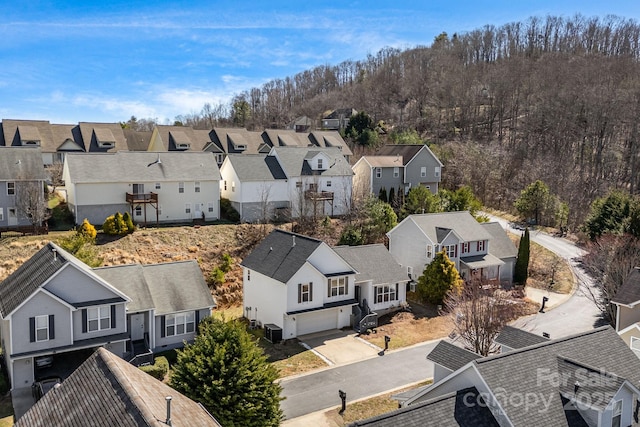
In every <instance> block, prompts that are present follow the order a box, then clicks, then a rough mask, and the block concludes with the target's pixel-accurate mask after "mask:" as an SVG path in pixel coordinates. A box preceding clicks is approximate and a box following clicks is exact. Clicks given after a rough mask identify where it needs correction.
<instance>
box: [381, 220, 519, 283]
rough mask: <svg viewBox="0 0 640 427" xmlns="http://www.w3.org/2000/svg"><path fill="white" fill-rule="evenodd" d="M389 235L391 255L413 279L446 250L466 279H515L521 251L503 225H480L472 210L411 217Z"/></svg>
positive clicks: (506, 280)
mask: <svg viewBox="0 0 640 427" xmlns="http://www.w3.org/2000/svg"><path fill="white" fill-rule="evenodd" d="M387 236H388V237H389V252H391V254H392V255H393V256H394V257H395V258H396V259H397V260H398V262H399V263H400V264H402V265H403V266H404V267H405V268H406V269H407V273H408V274H410V275H411V278H412V279H413V280H416V279H417V278H418V277H419V276H420V275H422V272H423V271H424V268H425V266H426V265H427V264H429V263H430V262H431V261H433V258H434V257H435V255H436V254H437V253H438V252H440V251H443V250H446V253H447V256H448V257H449V259H451V261H453V262H454V263H455V265H456V269H457V270H458V272H459V273H460V276H461V277H462V278H463V279H465V280H470V279H473V278H481V279H483V280H489V281H497V282H500V281H505V282H511V281H512V280H513V278H512V274H513V273H512V272H513V265H514V264H515V256H516V255H517V250H516V249H515V246H514V245H513V243H510V245H509V242H510V241H509V237H508V236H507V235H506V232H505V231H504V229H502V228H501V227H500V226H499V225H498V227H496V226H493V225H483V224H480V223H479V222H478V221H476V219H475V218H474V217H473V216H472V215H471V214H470V213H469V212H468V211H462V212H445V213H431V214H421V215H409V216H408V217H407V218H405V219H404V220H403V221H401V222H400V223H399V224H398V225H396V226H395V227H394V228H393V229H392V230H391V231H389V232H388V233H387ZM496 236H497V237H496ZM508 241H509V242H508ZM494 243H495V246H496V248H495V251H494V248H493V245H494Z"/></svg>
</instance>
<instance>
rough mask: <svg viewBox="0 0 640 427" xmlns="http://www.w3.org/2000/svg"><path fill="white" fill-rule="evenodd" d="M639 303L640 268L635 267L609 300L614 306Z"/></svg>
mask: <svg viewBox="0 0 640 427" xmlns="http://www.w3.org/2000/svg"><path fill="white" fill-rule="evenodd" d="M638 301H640V267H635V268H634V269H633V270H631V273H629V275H628V276H627V277H626V278H625V279H624V282H622V285H620V289H618V292H616V295H615V296H614V297H613V299H612V300H611V302H612V303H614V304H623V305H631V304H634V303H636V302H638Z"/></svg>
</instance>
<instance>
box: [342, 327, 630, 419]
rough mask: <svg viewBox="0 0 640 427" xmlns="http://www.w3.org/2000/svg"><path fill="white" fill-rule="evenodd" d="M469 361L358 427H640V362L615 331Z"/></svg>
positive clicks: (599, 331)
mask: <svg viewBox="0 0 640 427" xmlns="http://www.w3.org/2000/svg"><path fill="white" fill-rule="evenodd" d="M449 345H450V344H449ZM439 346H440V344H439V345H438V346H437V347H436V348H438V347H439ZM444 346H447V345H446V344H445V345H444ZM434 351H436V349H434ZM438 352H440V350H438ZM438 352H437V353H438ZM428 357H429V358H430V359H434V360H435V362H436V363H438V361H440V360H441V359H440V358H439V357H432V356H431V355H430V356H428ZM453 357H454V358H455V356H453ZM468 359H469V358H464V357H463V358H462V359H460V360H459V361H457V362H458V363H457V364H458V365H460V364H462V366H461V367H459V368H458V369H456V370H455V371H453V372H452V373H451V374H449V375H447V376H446V377H444V378H442V379H440V380H439V381H437V382H434V383H433V385H431V386H430V387H427V388H421V389H419V390H418V391H417V392H416V393H415V394H414V395H413V396H412V397H409V398H407V399H406V400H405V401H404V402H403V407H402V409H399V410H397V411H394V412H390V413H387V414H383V415H380V416H378V417H374V418H371V419H368V420H363V421H358V422H355V423H353V424H351V425H352V426H371V427H374V426H375V427H381V426H408V425H424V423H425V420H429V425H446V426H542V425H544V426H597V427H604V426H629V425H636V424H637V423H638V421H637V400H638V398H639V397H640V390H638V384H639V382H640V360H639V359H638V358H637V357H636V356H635V355H634V354H633V352H632V351H630V349H629V347H628V346H627V345H626V344H625V343H624V341H622V339H621V338H620V337H618V335H617V334H616V333H615V331H614V330H613V329H612V328H610V327H608V326H605V327H601V328H598V329H594V330H591V331H588V332H584V333H581V334H577V335H573V336H569V337H565V338H561V339H556V340H550V341H545V342H541V343H538V344H534V345H530V346H526V347H523V348H520V349H515V350H513V351H510V352H507V353H503V354H498V355H494V356H489V357H483V358H475V359H472V360H468ZM443 362H444V363H446V364H451V363H452V362H451V361H450V360H449V359H444V360H443Z"/></svg>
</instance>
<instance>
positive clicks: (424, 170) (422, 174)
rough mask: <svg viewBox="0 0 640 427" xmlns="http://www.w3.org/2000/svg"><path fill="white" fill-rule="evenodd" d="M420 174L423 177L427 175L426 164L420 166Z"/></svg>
mask: <svg viewBox="0 0 640 427" xmlns="http://www.w3.org/2000/svg"><path fill="white" fill-rule="evenodd" d="M420 176H421V177H422V178H424V177H425V176H427V167H426V166H422V167H421V168H420Z"/></svg>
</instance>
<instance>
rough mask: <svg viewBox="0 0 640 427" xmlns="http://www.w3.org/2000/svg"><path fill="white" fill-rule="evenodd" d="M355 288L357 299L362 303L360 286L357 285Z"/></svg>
mask: <svg viewBox="0 0 640 427" xmlns="http://www.w3.org/2000/svg"><path fill="white" fill-rule="evenodd" d="M354 289H355V292H356V301H358V303H361V302H362V300H360V286H356V287H355V288H354Z"/></svg>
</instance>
